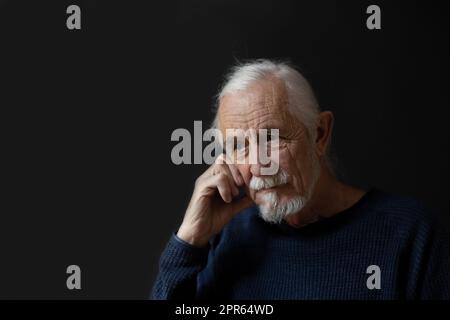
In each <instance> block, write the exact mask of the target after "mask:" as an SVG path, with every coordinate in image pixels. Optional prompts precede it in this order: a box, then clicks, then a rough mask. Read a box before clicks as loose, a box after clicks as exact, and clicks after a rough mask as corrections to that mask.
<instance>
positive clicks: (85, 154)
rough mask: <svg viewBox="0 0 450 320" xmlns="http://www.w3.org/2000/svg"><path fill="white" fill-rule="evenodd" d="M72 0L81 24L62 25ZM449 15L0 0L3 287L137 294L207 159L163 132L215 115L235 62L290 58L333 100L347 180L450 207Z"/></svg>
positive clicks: (434, 9)
mask: <svg viewBox="0 0 450 320" xmlns="http://www.w3.org/2000/svg"><path fill="white" fill-rule="evenodd" d="M70 4H77V5H79V6H80V7H81V10H82V30H79V31H73V30H72V31H71V30H68V29H67V28H66V18H67V16H68V15H67V14H66V8H67V6H68V5H70ZM370 4H377V5H379V6H380V7H381V15H382V29H381V30H374V31H371V30H368V29H367V28H366V19H367V17H368V15H367V14H366V8H367V6H368V5H370ZM447 15H448V13H446V11H445V10H444V7H443V5H442V4H440V3H437V2H435V3H433V2H427V4H425V1H421V2H418V1H375V2H373V1H337V0H336V1H325V0H320V1H318V0H304V1H268V0H258V1H256V0H254V1H237V0H226V1H225V0H222V1H217V0H209V1H200V0H180V1H167V2H160V3H157V2H153V1H96V0H86V1H79V0H78V1H77V0H72V1H65V0H54V1H45V0H34V1H20V0H10V1H5V0H0V41H1V43H0V80H1V83H0V108H1V117H0V121H1V127H2V139H1V142H2V144H1V145H2V152H1V154H2V160H3V161H2V162H3V165H2V169H3V170H2V179H1V180H2V185H3V187H2V189H3V192H2V196H1V202H2V205H1V213H0V214H1V221H2V222H1V223H0V228H1V233H0V234H1V236H0V237H1V242H0V248H1V258H0V298H64V299H66V298H67V299H70V298H87V299H94V298H127V299H143V298H146V297H148V295H149V292H150V288H151V285H152V282H153V280H154V277H155V275H156V271H157V262H158V258H159V254H160V252H161V250H162V249H163V247H164V245H165V243H166V241H167V239H168V238H169V236H170V234H171V232H173V231H174V230H175V229H176V228H177V227H178V225H179V223H180V222H181V219H182V216H183V214H184V210H185V207H186V205H187V202H188V200H189V197H190V193H191V191H192V187H193V183H194V180H195V178H196V176H198V175H199V174H200V173H201V172H202V171H203V170H204V169H205V166H203V165H191V166H188V165H187V166H175V165H173V164H172V162H171V159H170V151H171V149H172V147H173V146H174V145H175V143H174V142H171V141H170V136H171V133H172V131H173V130H174V129H176V128H187V129H188V130H190V131H191V132H192V130H193V121H194V120H202V121H204V125H205V126H206V125H209V123H210V121H211V118H212V112H211V107H212V105H213V103H214V100H213V96H214V95H215V93H216V92H217V89H218V87H219V85H220V83H221V80H222V77H223V74H224V72H225V71H226V70H227V68H228V67H229V66H230V65H231V64H233V63H234V62H236V61H237V60H242V59H250V58H287V59H289V60H291V61H292V62H293V63H294V64H296V65H298V66H299V68H300V69H301V70H302V72H303V74H304V75H305V76H306V77H307V78H308V79H309V80H310V81H311V83H312V85H313V87H314V89H315V91H316V94H317V96H318V98H319V102H320V104H321V106H322V108H323V109H326V110H331V111H333V112H334V113H335V118H336V123H335V135H334V140H333V149H334V152H335V156H336V158H337V159H338V173H339V175H340V176H341V177H342V178H343V179H344V180H345V181H347V182H349V183H351V184H354V185H358V186H361V187H368V186H376V187H378V188H381V189H384V190H386V191H390V192H393V193H397V194H405V195H411V196H415V197H417V198H419V199H422V200H424V201H425V202H426V203H427V204H428V205H429V206H430V207H432V208H436V209H438V210H440V211H441V212H442V214H443V215H444V217H447V219H448V211H449V209H450V205H449V202H448V199H449V195H448V191H449V188H448V181H449V174H450V169H449V163H450V161H449V160H450V159H449V151H448V148H449V143H448V138H449V136H450V134H449V128H448V123H449V120H448V114H449V113H448V107H449V103H448V91H449V63H448V57H449V34H448V32H447V30H446V29H447V23H448V19H447ZM449 225H450V224H449ZM71 264H77V265H79V266H80V267H81V269H82V290H81V291H76V290H75V291H70V290H67V288H66V277H67V275H66V273H65V271H66V267H67V266H68V265H71Z"/></svg>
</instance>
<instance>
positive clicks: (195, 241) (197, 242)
mask: <svg viewBox="0 0 450 320" xmlns="http://www.w3.org/2000/svg"><path fill="white" fill-rule="evenodd" d="M176 236H177V237H178V238H179V239H180V240H182V241H184V242H186V243H187V244H190V245H191V246H194V247H198V248H203V247H206V245H207V244H208V240H209V239H201V238H199V237H197V236H195V235H194V234H193V233H192V232H188V231H186V230H184V229H183V228H182V227H180V229H179V230H178V232H177V233H176Z"/></svg>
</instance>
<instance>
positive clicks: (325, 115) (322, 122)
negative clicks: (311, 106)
mask: <svg viewBox="0 0 450 320" xmlns="http://www.w3.org/2000/svg"><path fill="white" fill-rule="evenodd" d="M333 124H334V115H333V113H332V112H331V111H323V112H321V113H319V119H318V122H317V132H316V134H317V135H316V150H317V152H318V155H319V156H324V155H325V154H326V152H327V148H328V145H329V144H330V140H331V133H332V132H333Z"/></svg>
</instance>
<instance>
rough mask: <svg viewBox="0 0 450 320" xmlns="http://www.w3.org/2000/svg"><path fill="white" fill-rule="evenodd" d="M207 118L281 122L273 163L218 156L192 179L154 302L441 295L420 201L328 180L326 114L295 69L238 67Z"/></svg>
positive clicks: (436, 252)
mask: <svg viewBox="0 0 450 320" xmlns="http://www.w3.org/2000/svg"><path fill="white" fill-rule="evenodd" d="M214 124H215V126H216V127H217V128H218V129H220V130H221V131H222V132H225V130H226V129H243V130H248V129H256V130H258V129H273V128H275V129H278V130H279V131H278V132H279V140H278V144H277V148H278V151H279V153H278V159H277V160H276V161H278V163H277V165H278V170H277V171H276V173H274V174H272V175H263V174H262V172H261V171H262V170H261V169H262V168H263V167H264V166H263V165H262V164H261V163H260V162H259V161H256V162H253V163H251V162H249V163H240V164H233V163H224V162H222V163H219V162H218V163H215V164H213V165H212V166H211V167H210V168H209V169H208V170H206V172H205V173H204V174H202V175H201V176H200V177H199V178H198V179H197V181H196V183H195V188H194V191H193V194H192V198H191V201H190V203H189V206H188V208H187V210H186V213H185V216H184V219H183V222H182V224H181V226H180V228H179V229H178V231H177V232H176V233H174V234H173V235H172V237H171V238H170V240H169V243H168V244H167V246H166V248H165V250H164V252H163V253H162V256H161V259H160V270H159V274H158V276H157V279H156V282H155V284H154V287H153V292H152V297H153V298H154V299H194V298H197V299H211V298H226V299H402V298H404V299H433V298H450V260H449V258H448V257H449V253H450V251H449V240H448V238H447V237H446V235H445V234H444V233H443V232H441V230H440V229H439V225H438V224H437V223H436V222H435V219H434V218H433V217H432V216H431V215H429V214H428V210H427V209H426V208H425V207H424V206H423V205H421V204H420V203H419V202H417V201H414V200H413V199H410V198H406V197H405V198H404V197H396V196H392V195H389V194H387V193H384V192H382V191H380V190H378V189H370V190H368V191H365V190H361V189H358V188H355V187H352V186H349V185H346V184H344V183H342V182H341V181H338V180H337V179H336V177H335V176H334V174H333V170H332V168H331V166H330V163H329V161H328V158H327V148H328V146H329V144H330V139H331V135H332V128H333V114H332V113H331V112H328V111H324V112H321V111H320V109H319V106H318V103H317V101H316V99H315V97H314V94H313V91H312V89H311V87H310V86H309V84H308V82H307V81H306V80H305V79H304V78H303V76H302V75H301V74H300V73H299V72H298V71H296V70H295V69H294V68H293V67H291V66H289V65H288V64H285V63H278V62H272V61H268V60H257V61H254V62H251V63H248V64H245V65H239V66H237V67H235V68H234V69H233V71H232V72H231V73H230V75H229V76H228V78H227V81H226V82H225V85H224V86H223V88H222V90H221V92H220V94H219V99H218V110H217V115H216V119H215V121H214ZM250 143H255V140H253V142H249V144H250ZM256 143H258V141H256ZM243 148H248V145H247V146H244V147H243ZM228 151H229V150H227V152H228ZM244 154H245V150H244ZM266 165H267V164H266ZM240 191H241V192H240Z"/></svg>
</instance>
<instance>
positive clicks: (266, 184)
mask: <svg viewBox="0 0 450 320" xmlns="http://www.w3.org/2000/svg"><path fill="white" fill-rule="evenodd" d="M288 178H289V175H288V174H287V172H286V171H284V170H281V169H280V171H279V172H278V173H277V174H276V175H274V176H267V177H263V178H261V177H254V176H253V177H252V179H251V180H250V184H249V187H250V189H253V190H256V191H258V190H263V189H268V188H273V187H276V186H279V185H283V184H286V183H287V182H288Z"/></svg>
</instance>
